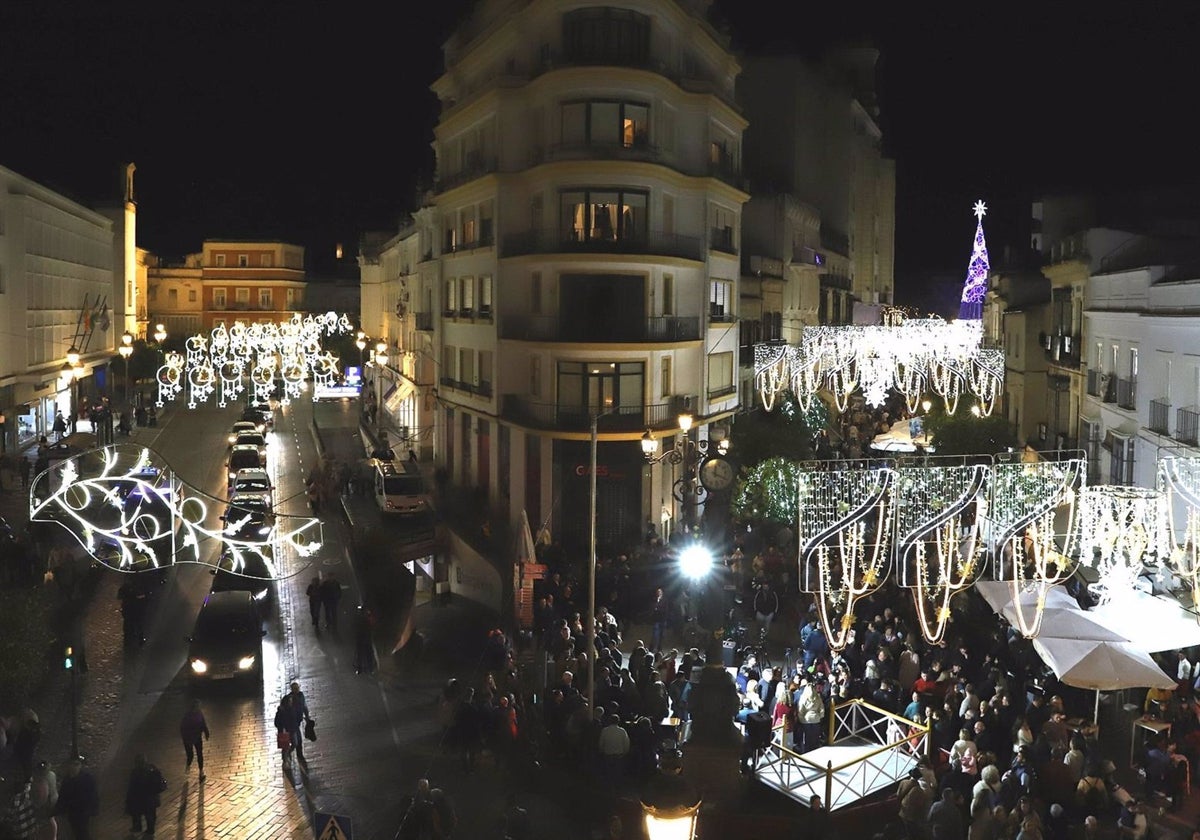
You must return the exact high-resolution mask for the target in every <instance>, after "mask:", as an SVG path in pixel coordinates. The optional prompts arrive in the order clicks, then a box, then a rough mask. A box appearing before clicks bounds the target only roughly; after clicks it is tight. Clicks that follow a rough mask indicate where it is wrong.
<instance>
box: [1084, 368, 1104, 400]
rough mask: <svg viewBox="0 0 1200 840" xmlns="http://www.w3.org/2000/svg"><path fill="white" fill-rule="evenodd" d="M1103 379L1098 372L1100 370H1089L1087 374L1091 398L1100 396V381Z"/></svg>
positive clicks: (1088, 390)
mask: <svg viewBox="0 0 1200 840" xmlns="http://www.w3.org/2000/svg"><path fill="white" fill-rule="evenodd" d="M1101 378H1102V377H1101V375H1100V371H1098V370H1089V371H1088V372H1087V392H1088V395H1089V396H1092V397H1098V396H1100V380H1101Z"/></svg>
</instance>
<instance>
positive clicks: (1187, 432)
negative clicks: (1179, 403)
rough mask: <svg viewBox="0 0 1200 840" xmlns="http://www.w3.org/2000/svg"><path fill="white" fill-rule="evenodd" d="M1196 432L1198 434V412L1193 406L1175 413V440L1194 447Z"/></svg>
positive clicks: (1199, 420) (1199, 426)
mask: <svg viewBox="0 0 1200 840" xmlns="http://www.w3.org/2000/svg"><path fill="white" fill-rule="evenodd" d="M1197 432H1200V411H1197V410H1196V407H1195V406H1192V407H1191V408H1181V409H1179V410H1178V411H1177V412H1175V440H1177V441H1179V442H1180V443H1187V444H1190V445H1191V446H1195V445H1196V443H1197V441H1196V434H1197Z"/></svg>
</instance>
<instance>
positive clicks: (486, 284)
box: [479, 274, 492, 316]
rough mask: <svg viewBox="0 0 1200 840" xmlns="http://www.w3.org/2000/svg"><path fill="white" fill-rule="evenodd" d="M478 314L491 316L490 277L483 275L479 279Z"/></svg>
mask: <svg viewBox="0 0 1200 840" xmlns="http://www.w3.org/2000/svg"><path fill="white" fill-rule="evenodd" d="M479 314H480V315H486V316H491V314H492V275H490V274H485V275H483V276H482V277H480V278H479Z"/></svg>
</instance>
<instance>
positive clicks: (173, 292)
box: [167, 289, 179, 309]
mask: <svg viewBox="0 0 1200 840" xmlns="http://www.w3.org/2000/svg"><path fill="white" fill-rule="evenodd" d="M178 308H179V290H178V289H167V309H178Z"/></svg>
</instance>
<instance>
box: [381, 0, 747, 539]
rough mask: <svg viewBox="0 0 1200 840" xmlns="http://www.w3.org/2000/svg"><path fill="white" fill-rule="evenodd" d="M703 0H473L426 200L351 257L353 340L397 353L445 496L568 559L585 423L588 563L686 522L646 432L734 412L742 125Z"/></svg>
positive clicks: (660, 433)
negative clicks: (479, 500) (591, 508)
mask: <svg viewBox="0 0 1200 840" xmlns="http://www.w3.org/2000/svg"><path fill="white" fill-rule="evenodd" d="M707 6H708V3H707V2H703V1H702V0H695V1H694V2H685V1H684V0H629V2H624V3H622V4H621V6H620V7H616V6H612V7H605V6H588V7H582V8H581V7H578V6H576V5H574V4H569V3H565V2H561V0H485V2H482V3H480V4H479V5H478V6H477V8H476V10H475V13H474V15H473V16H472V17H471V18H470V19H469V20H468V21H467V22H465V23H464V24H463V25H462V26H461V27H460V28H459V29H458V30H457V31H456V32H455V33H454V34H453V35H452V36H451V38H450V39H449V40H448V41H447V42H446V44H445V46H444V56H445V67H446V70H445V73H444V74H443V75H442V77H441V78H439V79H438V80H437V81H436V82H435V83H434V85H433V90H434V92H435V93H436V94H437V96H438V98H439V99H440V100H441V103H442V112H441V117H440V120H439V122H438V125H437V127H436V129H435V140H434V143H433V146H434V150H435V153H436V156H437V170H438V171H437V182H436V187H435V189H434V194H433V196H432V199H431V201H430V202H429V206H427V207H426V208H425V209H423V210H422V211H421V212H420V213H418V214H417V216H416V218H415V220H414V231H412V232H403V233H401V234H400V235H399V236H397V237H396V238H395V239H394V240H392V241H391V242H389V243H386V244H385V247H383V248H381V249H380V250H379V252H378V253H371V254H365V255H364V258H363V266H364V271H363V283H364V291H363V295H364V297H363V323H364V329H365V330H371V329H378V330H379V331H381V332H383V333H385V340H386V341H387V342H388V344H389V346H390V347H392V348H393V350H392V352H391V353H390V354H389V368H392V367H393V365H392V364H391V361H392V358H391V357H392V356H393V355H394V356H396V357H398V358H400V359H411V360H412V362H411V363H412V365H413V367H411V368H410V373H411V376H410V374H409V373H404V372H403V371H400V370H389V372H388V374H387V375H388V376H390V377H392V378H394V379H397V380H400V381H403V380H404V379H411V384H412V386H413V387H412V390H411V392H410V393H409V398H410V399H415V400H416V401H417V403H418V405H419V407H418V408H417V409H416V412H415V416H416V417H417V420H416V423H415V425H416V426H417V427H418V430H417V433H418V435H427V434H428V429H429V427H430V421H431V423H432V430H433V437H432V440H433V451H434V454H435V457H436V460H437V463H438V466H439V467H440V468H441V469H442V470H444V474H445V475H446V476H447V479H448V481H449V483H450V485H452V486H455V487H458V488H470V489H472V490H474V491H475V492H476V493H478V494H483V495H484V496H486V499H487V503H488V504H489V506H491V507H492V508H493V509H494V510H501V511H503V512H504V513H506V514H507V516H508V518H509V521H510V522H513V523H515V522H516V521H518V520H519V517H520V514H521V511H522V510H525V511H526V512H527V515H528V517H529V521H530V523H531V525H532V528H533V529H534V531H535V532H537V531H538V530H540V529H541V528H542V527H543V526H545V527H546V528H548V530H549V532H550V534H551V535H552V536H553V538H554V539H555V540H559V541H561V542H563V544H564V545H568V546H575V547H577V548H579V547H583V546H585V545H586V541H587V535H588V524H587V523H588V516H587V510H588V500H589V477H590V467H589V463H590V460H589V453H590V442H589V441H590V425H591V423H590V420H591V417H592V416H593V415H599V417H598V420H597V427H598V457H597V469H596V477H597V485H598V486H597V498H598V523H599V526H598V527H599V543H600V546H601V550H603V549H604V548H605V547H606V546H612V547H614V548H615V547H618V546H620V545H624V544H627V543H628V542H629V541H630V540H636V539H637V538H638V537H639V536H640V535H641V534H642V532H643V529H644V524H645V522H646V520H647V519H650V520H652V521H653V522H654V523H655V524H659V523H661V522H664V521H678V520H680V519H682V518H683V517H684V515H685V510H684V509H683V506H682V504H681V503H680V502H679V501H678V500H677V499H676V498H674V493H673V485H674V483H675V481H676V479H678V478H679V477H680V473H679V467H672V465H670V464H669V463H662V464H660V465H658V466H654V467H651V466H649V465H647V463H646V461H645V458H644V456H643V453H642V448H641V438H642V435H643V434H644V433H645V432H646V431H648V430H649V431H650V432H651V434H652V435H653V436H655V437H657V438H660V439H661V440H662V443H663V444H664V445H665V446H667V447H669V446H671V445H672V443H673V442H674V439H675V435H676V434H677V433H678V415H679V414H680V413H681V412H682V411H684V410H685V409H686V410H687V411H690V412H691V413H692V414H693V415H694V417H695V426H694V427H693V430H692V435H694V436H696V435H698V436H699V437H700V438H708V437H709V436H710V434H713V433H714V431H715V434H723V433H724V428H725V425H724V424H726V423H727V422H728V418H729V417H730V416H731V415H732V413H733V412H734V411H735V410H736V409H737V407H738V396H737V387H736V372H737V355H738V346H739V342H738V322H737V315H738V306H739V303H738V299H739V295H738V282H739V252H740V242H739V238H740V228H741V224H740V216H741V209H742V205H743V204H744V203H745V201H746V200H747V198H748V195H747V193H746V192H745V189H744V183H743V179H742V176H741V171H740V165H741V139H742V132H743V131H744V129H745V127H746V121H745V119H744V118H743V117H742V115H741V113H740V112H739V110H738V108H737V107H736V105H735V102H734V82H735V79H736V78H737V74H738V72H739V67H738V63H737V61H736V59H735V58H734V56H733V54H732V53H731V52H730V50H729V48H728V46H727V44H726V43H725V39H724V37H723V36H721V35H720V34H718V33H717V32H716V31H715V30H714V29H713V28H712V27H711V26H710V25H709V24H708V23H707V21H706V16H705V11H706V8H707ZM405 254H407V255H409V256H408V260H409V261H408V262H406V261H405V260H406V258H405V256H404V255H405ZM414 260H415V262H413V261H414ZM397 296H400V297H402V298H403V300H402V301H401V300H400V299H399V298H398V297H397ZM393 301H395V303H393ZM401 302H402V303H403V310H401V308H400V307H399V304H400V303H401ZM393 306H395V308H393ZM385 307H386V309H385ZM401 311H403V312H404V315H403V316H400V315H399V314H398V313H400V312H401ZM371 325H378V326H371ZM373 338H374V337H373ZM389 387H390V386H389ZM400 390H401V389H399V388H398V389H397V391H395V392H393V393H396V394H398V393H400ZM397 408H398V409H399V405H398V406H397ZM424 411H428V415H423V414H422V412H424ZM393 423H395V420H393ZM421 439H422V440H428V437H423V438H421ZM693 513H694V511H693Z"/></svg>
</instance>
